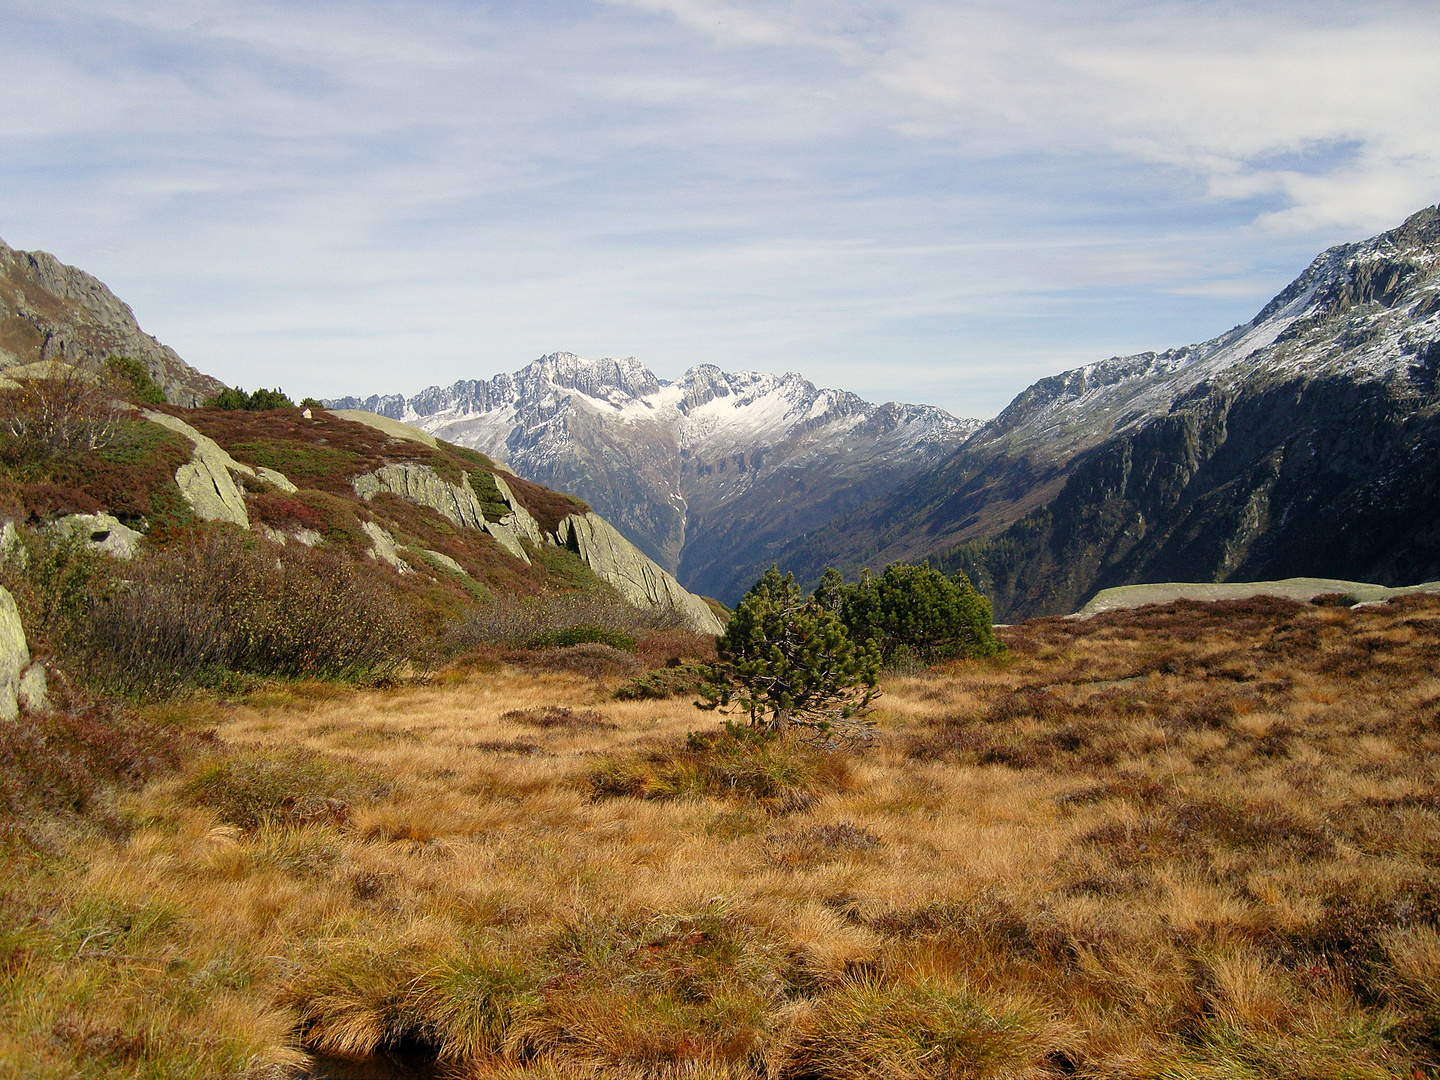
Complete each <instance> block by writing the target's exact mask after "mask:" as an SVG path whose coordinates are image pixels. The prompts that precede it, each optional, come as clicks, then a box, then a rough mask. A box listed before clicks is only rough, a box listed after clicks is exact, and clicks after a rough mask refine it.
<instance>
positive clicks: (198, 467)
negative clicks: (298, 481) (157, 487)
mask: <svg viewBox="0 0 1440 1080" xmlns="http://www.w3.org/2000/svg"><path fill="white" fill-rule="evenodd" d="M144 416H145V419H146V420H149V421H150V422H151V423H154V424H159V425H160V426H161V427H164V428H169V429H170V430H171V431H174V432H177V433H179V434H181V435H184V436H185V437H186V438H187V439H189V440H190V442H191V443H192V444H193V445H194V447H195V449H194V450H192V451H191V453H190V460H189V461H188V462H186V463H185V464H184V465H181V466H180V468H178V469H177V470H175V482H176V483H177V484H179V485H180V493H181V494H182V495H184V496H185V501H186V502H187V503H189V504H190V509H191V510H192V511H194V513H195V516H196V517H198V518H202V519H204V520H205V521H229V522H231V523H233V524H235V525H239V526H240V527H241V528H243V529H248V528H249V527H250V515H249V514H248V513H246V510H245V498H244V496H243V495H242V494H241V491H240V488H239V486H238V485H237V484H236V483H235V480H234V479H233V477H232V476H231V474H232V473H234V474H235V475H238V476H242V477H244V476H248V477H250V478H252V479H256V480H263V481H264V482H265V483H267V484H270V485H272V486H274V487H276V488H279V489H280V490H281V491H283V492H285V493H286V494H293V493H295V492H296V491H299V490H300V489H299V488H297V487H296V486H295V485H294V484H293V483H291V482H290V479H289V478H288V477H287V476H286V475H285V474H284V473H282V472H279V471H277V470H275V469H265V468H262V469H252V468H251V467H250V466H249V465H245V464H242V463H241V462H238V461H236V460H235V459H234V458H232V457H231V456H230V455H229V453H227V452H226V450H225V449H224V447H222V446H221V445H220V444H219V443H217V442H216V441H215V440H214V439H212V438H210V437H209V436H208V435H202V434H201V433H200V432H198V431H196V430H195V429H194V428H193V427H191V426H190V425H189V424H187V423H186V422H185V421H184V420H181V419H180V418H179V417H176V416H171V415H170V414H169V413H162V412H155V411H153V410H150V409H146V410H145V411H144Z"/></svg>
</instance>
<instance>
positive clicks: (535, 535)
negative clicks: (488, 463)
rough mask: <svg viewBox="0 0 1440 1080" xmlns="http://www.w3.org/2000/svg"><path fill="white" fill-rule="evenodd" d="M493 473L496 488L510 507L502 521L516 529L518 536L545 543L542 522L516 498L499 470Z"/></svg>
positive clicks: (536, 542) (503, 523)
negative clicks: (532, 515) (531, 514)
mask: <svg viewBox="0 0 1440 1080" xmlns="http://www.w3.org/2000/svg"><path fill="white" fill-rule="evenodd" d="M492 475H493V476H494V478H495V489H496V490H497V491H499V492H500V497H501V498H502V499H504V500H505V503H506V505H508V506H509V507H510V513H509V514H507V515H506V516H504V517H502V518H501V519H500V523H501V524H502V525H509V526H510V527H511V528H512V529H514V530H515V534H516V535H517V536H523V537H525V538H526V539H527V540H529V541H530V542H531V543H532V544H543V543H544V542H545V534H544V533H543V532H542V531H541V529H540V523H539V522H538V521H536V520H535V519H534V518H533V517H531V516H530V511H529V510H526V509H525V507H524V506H523V505H521V502H520V500H519V499H517V498H515V494H514V492H512V491H511V490H510V485H509V484H507V483H506V482H505V478H504V477H503V476H501V475H500V474H499V473H498V472H497V473H493V474H492Z"/></svg>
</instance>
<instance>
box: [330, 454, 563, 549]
mask: <svg viewBox="0 0 1440 1080" xmlns="http://www.w3.org/2000/svg"><path fill="white" fill-rule="evenodd" d="M495 479H496V487H497V488H498V487H499V486H500V484H501V483H502V482H503V481H501V480H500V478H499V477H498V476H497V477H496V478H495ZM351 485H352V486H353V487H354V488H355V494H357V495H359V496H360V497H361V498H362V499H365V500H366V501H369V500H370V499H373V498H374V497H375V496H376V495H379V494H380V493H381V492H389V493H391V494H392V495H398V496H400V498H402V499H404V500H406V501H407V502H412V503H415V504H416V505H417V506H428V507H429V508H430V509H431V510H434V511H435V512H436V513H437V514H439V515H440V516H441V517H443V518H445V519H446V520H447V521H449V522H450V523H451V524H452V525H456V526H458V527H459V528H462V529H484V530H485V531H486V532H487V533H489V534H490V535H491V536H493V537H494V538H495V541H496V543H498V544H499V545H500V546H501V547H503V548H504V549H505V550H506V551H507V552H509V553H510V554H511V555H513V556H514V557H515V558H517V559H519V560H521V561H522V562H525V563H528V562H529V561H530V556H529V555H527V554H526V553H525V548H524V547H522V546H521V544H520V537H521V536H530V537H531V538H532V539H533V541H534V542H535V543H537V544H538V543H541V542H542V539H541V534H540V527H539V525H537V524H536V523H535V519H534V518H532V517H531V516H530V515H529V514H528V513H524V507H520V509H519V512H518V513H517V511H516V507H519V503H518V502H516V501H514V497H513V496H510V495H509V488H508V487H507V488H504V489H502V494H504V495H506V496H507V502H508V503H509V505H510V513H509V514H506V515H505V516H504V517H502V518H501V519H500V520H499V521H498V522H496V521H486V520H485V511H484V508H483V507H482V506H481V505H480V500H479V498H478V497H477V496H476V495H475V489H474V488H472V487H471V486H470V478H469V477H468V476H466V477H463V478H462V479H461V482H460V483H458V484H452V483H451V482H450V481H448V480H446V479H445V478H444V477H442V476H441V475H440V474H439V473H437V472H436V471H435V470H434V469H432V468H431V467H430V466H429V465H418V464H416V463H415V462H409V461H407V462H400V463H396V464H392V465H384V466H381V467H380V468H378V469H376V470H375V471H374V472H369V473H364V474H362V475H360V476H357V477H355V479H354V480H352V481H351ZM520 514H524V518H523V519H522V518H521V517H520ZM526 522H528V529H529V531H528V532H525V531H522V530H524V529H525V528H526V527H527V526H526Z"/></svg>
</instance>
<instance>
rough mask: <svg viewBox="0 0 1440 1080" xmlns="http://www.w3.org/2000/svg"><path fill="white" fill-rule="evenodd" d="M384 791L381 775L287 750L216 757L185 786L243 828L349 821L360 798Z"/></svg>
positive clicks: (190, 793) (223, 817) (188, 793)
mask: <svg viewBox="0 0 1440 1080" xmlns="http://www.w3.org/2000/svg"><path fill="white" fill-rule="evenodd" d="M383 790H384V784H383V782H382V781H381V780H380V779H379V778H378V777H376V776H374V775H373V774H367V773H366V772H365V771H363V770H361V769H358V768H355V767H354V766H352V765H349V764H347V763H345V762H341V761H337V760H335V759H334V758H330V757H322V756H320V755H318V754H313V753H306V752H304V751H284V750H277V751H272V752H269V753H262V754H247V755H240V756H232V757H224V758H220V759H218V760H215V761H211V762H209V763H207V764H205V765H203V766H202V767H201V768H200V769H199V770H198V771H197V772H196V774H195V775H194V776H193V777H192V778H191V779H190V781H189V782H188V783H187V784H186V785H185V794H186V796H187V797H188V798H189V799H190V801H191V802H193V803H194V804H195V805H196V806H203V807H206V808H208V809H210V810H213V811H214V812H215V814H216V816H217V817H218V818H219V819H220V820H221V821H224V822H226V823H227V824H230V825H235V826H238V827H239V828H242V829H258V828H261V827H262V826H266V825H307V824H312V823H318V822H329V823H331V824H336V825H339V824H343V823H344V822H345V821H346V820H348V818H349V816H350V809H351V807H352V806H353V805H354V804H355V803H357V802H362V801H365V800H367V799H370V798H374V797H375V796H376V795H377V794H379V793H380V792H382V791H383Z"/></svg>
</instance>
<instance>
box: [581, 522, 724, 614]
mask: <svg viewBox="0 0 1440 1080" xmlns="http://www.w3.org/2000/svg"><path fill="white" fill-rule="evenodd" d="M556 539H557V540H558V541H559V543H560V544H561V545H562V546H564V547H568V548H569V549H570V550H571V551H573V552H575V553H576V554H577V555H579V556H580V558H582V559H584V560H585V563H586V565H587V566H589V567H590V569H591V570H592V571H593V572H594V574H595V576H596V577H598V578H599V579H600V580H601V581H605V582H608V583H609V584H610V585H612V586H614V588H615V591H616V592H618V593H619V594H620V595H621V597H622V598H623V599H624V600H625V601H626V603H629V604H632V605H633V606H635V607H637V608H640V609H642V610H650V611H674V612H677V613H678V614H679V615H680V617H681V619H682V620H683V621H684V624H685V626H686V627H687V628H688V629H690V630H693V631H695V632H696V633H698V634H717V635H718V634H722V633H724V631H725V628H724V627H723V626H721V625H720V620H719V619H718V618H716V616H715V613H714V612H713V611H711V610H710V605H709V604H707V603H705V601H704V600H702V599H700V597H698V596H696V595H695V594H694V593H692V592H690V591H689V590H687V589H686V588H685V587H684V586H683V585H681V584H680V583H679V582H678V581H676V580H675V579H674V578H673V577H671V576H670V575H669V574H668V573H667V572H666V571H665V570H664V569H662V568H661V567H660V565H659V564H658V563H656V562H655V561H654V560H653V559H651V558H650V557H649V556H648V555H646V554H645V553H644V552H642V551H641V550H640V549H639V548H637V547H636V546H635V545H634V544H632V543H630V541H629V540H626V539H625V537H624V536H622V535H621V534H620V532H619V531H618V530H617V529H616V528H615V527H614V526H613V525H611V524H610V523H609V522H608V521H606V520H605V519H604V518H602V517H601V516H600V515H599V514H596V513H594V512H591V513H588V514H571V515H570V516H568V517H566V518H564V519H562V520H561V522H560V524H559V526H558V528H557V529H556Z"/></svg>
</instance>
